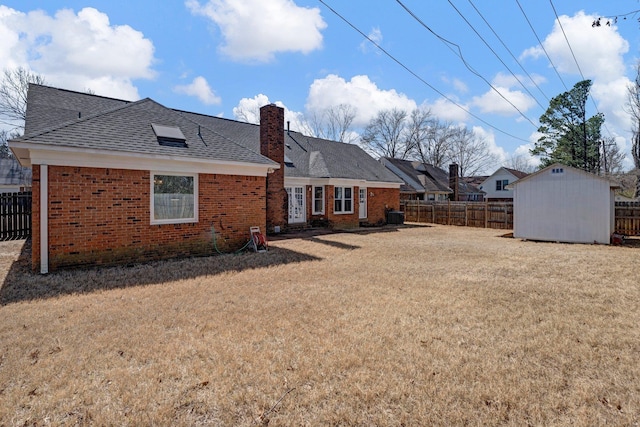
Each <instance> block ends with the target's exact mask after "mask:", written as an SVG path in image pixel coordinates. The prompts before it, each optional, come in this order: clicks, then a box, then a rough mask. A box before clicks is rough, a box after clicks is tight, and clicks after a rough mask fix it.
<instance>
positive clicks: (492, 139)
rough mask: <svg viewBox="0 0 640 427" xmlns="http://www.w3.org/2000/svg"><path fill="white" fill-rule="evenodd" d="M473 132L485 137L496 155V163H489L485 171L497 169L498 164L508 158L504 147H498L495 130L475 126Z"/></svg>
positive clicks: (492, 152) (488, 172)
mask: <svg viewBox="0 0 640 427" xmlns="http://www.w3.org/2000/svg"><path fill="white" fill-rule="evenodd" d="M472 130H473V133H474V134H475V135H476V136H477V137H478V138H480V139H483V140H484V141H486V143H487V149H488V150H489V152H490V153H491V154H492V155H493V156H494V157H495V163H491V164H490V165H487V170H485V171H483V173H486V174H490V173H493V172H495V169H497V167H496V165H502V164H504V163H505V161H506V160H507V152H506V151H505V150H504V148H502V147H498V145H497V144H496V136H495V135H494V133H493V132H491V131H487V130H486V129H484V128H483V127H481V126H474V127H473V128H472Z"/></svg>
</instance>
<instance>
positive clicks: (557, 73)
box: [516, 0, 569, 91]
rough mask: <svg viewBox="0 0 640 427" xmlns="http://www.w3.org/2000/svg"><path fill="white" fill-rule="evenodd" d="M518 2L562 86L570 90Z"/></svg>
mask: <svg viewBox="0 0 640 427" xmlns="http://www.w3.org/2000/svg"><path fill="white" fill-rule="evenodd" d="M516 3H517V4H518V7H519V8H520V11H521V12H522V14H523V15H524V19H526V21H527V23H528V24H529V28H531V31H533V34H534V35H535V36H536V40H538V43H539V44H540V47H541V48H542V50H543V51H544V54H545V55H546V56H547V59H548V60H549V63H550V64H551V67H552V68H553V70H554V71H555V72H556V75H557V76H558V78H559V79H560V81H561V82H562V86H564V88H565V90H567V91H568V90H569V89H568V88H567V85H566V84H565V83H564V80H562V76H560V72H559V71H558V69H557V68H556V66H555V64H554V63H553V61H552V60H551V57H550V56H549V53H548V52H547V49H545V48H544V44H542V41H541V40H540V37H538V33H536V30H535V28H533V25H531V21H529V17H528V16H527V13H526V12H525V11H524V9H523V8H522V5H521V4H520V1H519V0H516Z"/></svg>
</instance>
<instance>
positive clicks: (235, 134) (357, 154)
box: [16, 85, 401, 183]
mask: <svg viewBox="0 0 640 427" xmlns="http://www.w3.org/2000/svg"><path fill="white" fill-rule="evenodd" d="M27 102H28V119H27V122H28V124H29V128H28V131H29V132H25V136H24V137H22V138H19V139H17V140H16V141H28V142H33V143H36V144H53V145H59V146H68V147H77V148H95V149H103V150H118V151H125V152H127V151H128V152H136V153H143V154H151V155H156V154H166V155H172V156H185V157H197V158H211V159H218V160H234V161H243V162H253V163H261V164H271V163H273V162H272V161H271V160H269V159H267V158H266V157H264V156H262V155H261V154H260V126H258V125H255V124H250V123H243V122H238V121H235V120H229V119H225V118H221V117H214V116H207V115H204V114H198V113H192V112H188V111H180V110H173V109H169V108H166V107H164V106H162V105H160V104H158V103H156V102H155V101H153V100H151V99H143V100H141V101H137V102H129V101H124V100H117V99H112V98H104V97H99V96H96V95H91V94H84V93H79V92H73V91H67V90H62V89H56V88H51V87H47V86H40V85H31V86H30V88H29V96H28V101H27ZM79 112H80V118H79V116H78V113H79ZM151 123H155V124H160V125H167V126H178V127H179V128H180V129H181V131H182V132H183V133H184V135H185V137H186V143H187V146H188V149H185V148H180V147H166V146H160V145H159V144H158V142H157V139H156V136H155V134H154V133H153V130H152V128H151ZM199 130H200V133H201V136H202V138H201V137H200V136H199V135H198V131H199ZM285 156H286V157H287V159H289V160H290V161H291V163H288V164H286V165H285V176H286V177H302V178H343V179H358V180H367V181H376V182H391V183H401V180H400V179H399V178H398V177H397V176H396V175H394V174H393V173H391V172H390V171H389V170H387V169H386V168H385V167H384V166H382V165H381V164H380V163H379V162H377V161H376V160H374V159H373V158H372V157H371V156H369V155H368V154H367V153H365V152H364V151H363V150H362V149H361V148H360V147H359V146H357V145H354V144H345V143H340V142H336V141H329V140H324V139H320V138H313V137H308V136H304V135H303V134H301V133H298V132H290V133H288V132H286V131H285Z"/></svg>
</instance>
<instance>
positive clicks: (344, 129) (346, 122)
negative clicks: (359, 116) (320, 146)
mask: <svg viewBox="0 0 640 427" xmlns="http://www.w3.org/2000/svg"><path fill="white" fill-rule="evenodd" d="M356 113H357V110H356V108H355V107H354V106H352V105H349V104H340V105H337V106H334V107H329V108H327V109H325V110H324V111H322V113H321V114H320V115H318V114H313V115H311V116H310V117H309V118H308V119H307V123H308V125H307V127H308V128H310V129H311V131H312V133H313V135H315V136H317V137H319V138H324V139H330V140H332V141H340V142H346V143H353V142H355V141H356V139H357V136H356V133H355V132H354V131H353V130H352V125H353V120H354V119H355V118H356Z"/></svg>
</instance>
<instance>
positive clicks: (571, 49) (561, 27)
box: [549, 0, 586, 80]
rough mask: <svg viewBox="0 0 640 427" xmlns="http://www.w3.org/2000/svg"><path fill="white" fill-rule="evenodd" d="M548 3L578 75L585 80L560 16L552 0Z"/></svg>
mask: <svg viewBox="0 0 640 427" xmlns="http://www.w3.org/2000/svg"><path fill="white" fill-rule="evenodd" d="M549 3H550V4H551V9H553V14H554V15H555V16H556V21H557V22H558V25H559V26H560V29H561V30H562V35H563V36H564V40H565V41H566V42H567V46H569V51H570V52H571V56H573V61H574V62H575V63H576V66H577V67H578V71H579V72H580V77H582V80H586V79H585V78H584V74H582V69H581V68H580V64H578V60H577V59H576V54H575V53H574V52H573V48H572V47H571V43H569V38H567V33H565V31H564V27H563V26H562V22H560V17H559V16H558V12H557V11H556V7H555V6H554V4H553V0H549Z"/></svg>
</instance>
